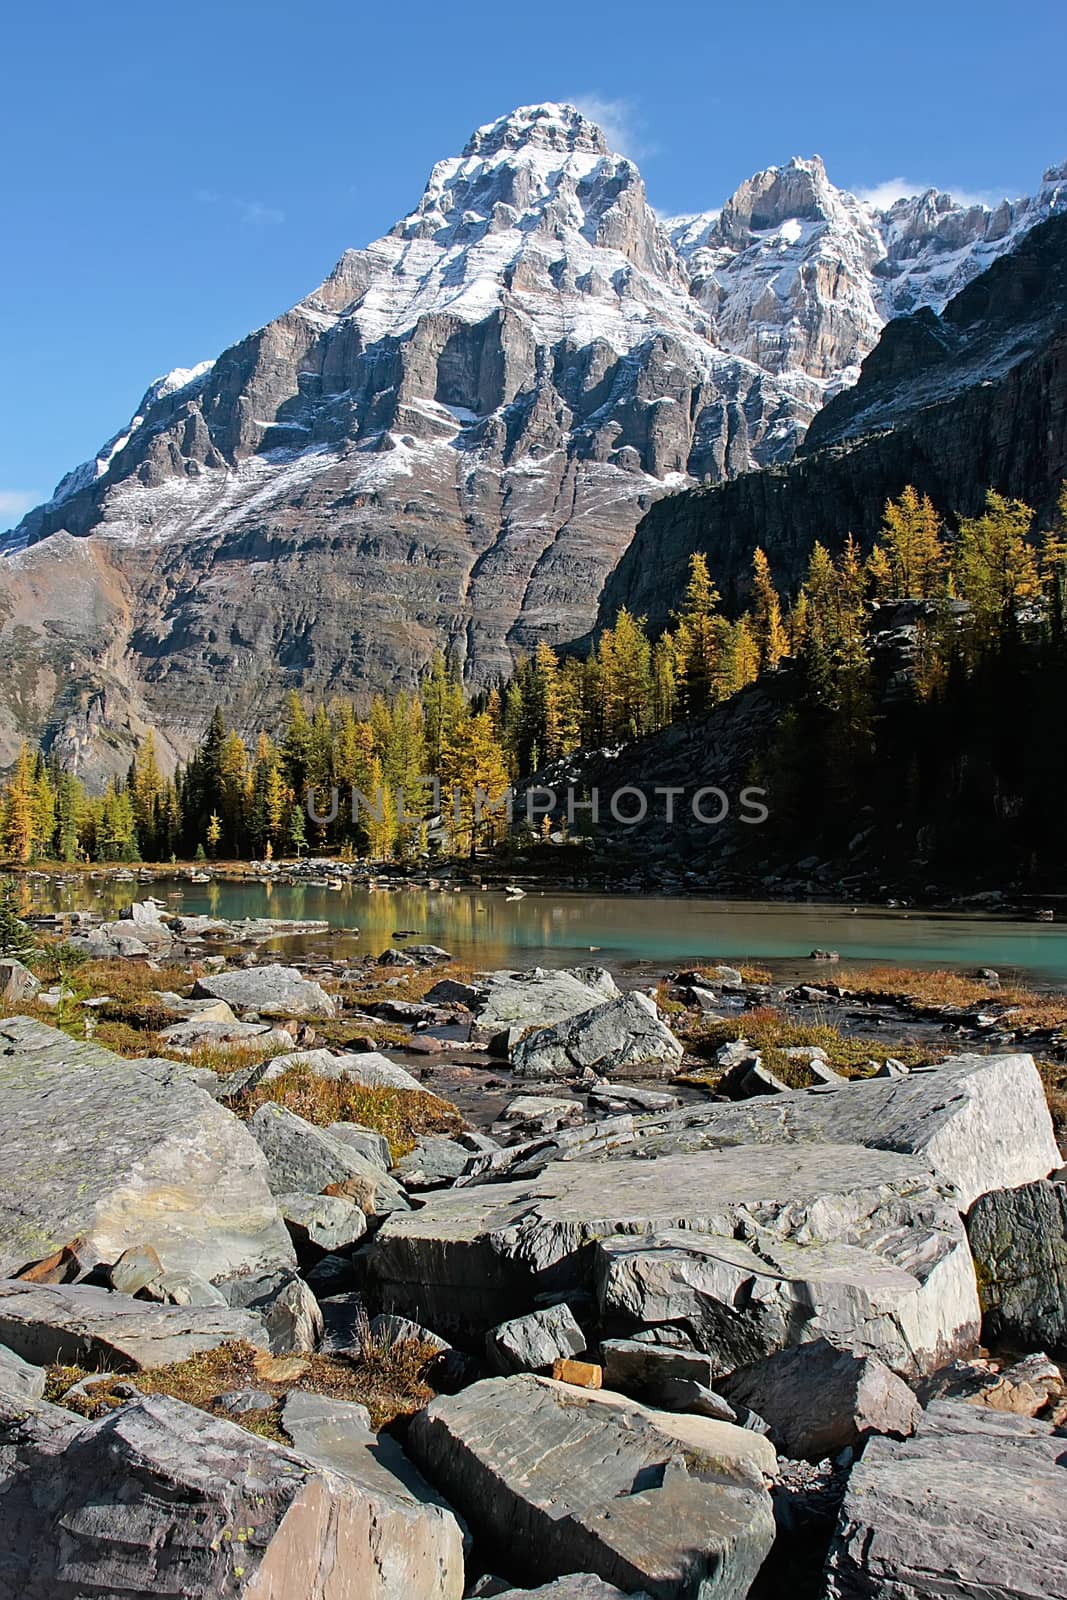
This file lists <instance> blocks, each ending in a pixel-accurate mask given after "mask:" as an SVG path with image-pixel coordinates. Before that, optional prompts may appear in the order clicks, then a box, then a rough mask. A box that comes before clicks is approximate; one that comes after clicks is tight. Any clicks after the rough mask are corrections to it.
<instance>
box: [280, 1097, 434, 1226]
mask: <svg viewBox="0 0 1067 1600" xmlns="http://www.w3.org/2000/svg"><path fill="white" fill-rule="evenodd" d="M248 1128H249V1132H250V1133H251V1134H252V1137H253V1138H254V1139H255V1140H256V1142H257V1144H258V1145H259V1147H260V1149H261V1150H262V1151H263V1154H264V1155H265V1156H266V1158H267V1166H268V1182H269V1184H270V1187H271V1189H272V1191H273V1192H274V1194H276V1195H279V1194H293V1193H304V1194H324V1193H330V1194H343V1195H346V1196H347V1197H348V1198H349V1199H350V1200H354V1201H355V1202H356V1204H357V1205H358V1206H359V1207H360V1209H361V1210H362V1211H364V1212H366V1214H367V1215H368V1216H371V1215H382V1214H384V1213H386V1212H389V1211H396V1210H406V1209H407V1204H408V1203H407V1200H406V1198H405V1196H404V1191H403V1189H402V1188H401V1187H400V1185H399V1184H398V1183H397V1181H396V1179H395V1178H391V1177H390V1176H389V1174H388V1173H385V1172H383V1171H382V1169H381V1167H380V1166H378V1164H377V1162H375V1161H372V1160H370V1159H369V1158H368V1157H367V1156H365V1155H363V1154H362V1152H361V1151H359V1150H357V1149H356V1148H355V1147H354V1146H353V1145H350V1144H346V1143H345V1142H344V1141H343V1140H341V1139H338V1138H335V1137H334V1135H333V1134H332V1133H329V1132H328V1131H327V1130H326V1129H325V1128H316V1127H315V1126H314V1125H313V1124H312V1123H310V1122H305V1121H304V1119H303V1117H298V1116H297V1115H296V1114H295V1113H294V1112H292V1111H287V1110H286V1109H285V1108H284V1106H278V1105H275V1104H274V1103H273V1102H272V1101H268V1102H267V1103H266V1104H265V1105H261V1106H260V1107H259V1109H258V1110H257V1111H256V1113H255V1115H254V1116H253V1117H252V1119H251V1120H250V1122H249V1124H248Z"/></svg>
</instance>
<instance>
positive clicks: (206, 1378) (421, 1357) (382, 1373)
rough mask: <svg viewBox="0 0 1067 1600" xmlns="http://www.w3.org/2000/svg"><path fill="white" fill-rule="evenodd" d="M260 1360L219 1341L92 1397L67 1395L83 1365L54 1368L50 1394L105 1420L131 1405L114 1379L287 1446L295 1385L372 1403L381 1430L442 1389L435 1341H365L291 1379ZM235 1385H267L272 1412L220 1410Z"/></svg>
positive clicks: (306, 1360) (240, 1344) (97, 1389)
mask: <svg viewBox="0 0 1067 1600" xmlns="http://www.w3.org/2000/svg"><path fill="white" fill-rule="evenodd" d="M257 1358H260V1359H261V1352H260V1351H258V1350H256V1349H255V1348H254V1346H252V1345H250V1344H246V1343H245V1342H244V1341H233V1342H231V1343H228V1344H224V1345H221V1346H220V1347H219V1348H218V1349H217V1350H208V1351H205V1352H204V1353H203V1354H201V1355H197V1356H193V1357H191V1358H190V1359H189V1360H188V1361H178V1362H175V1363H173V1364H171V1365H169V1366H164V1367H150V1368H147V1369H146V1370H145V1371H143V1372H133V1373H130V1372H126V1373H113V1374H110V1375H108V1378H107V1380H106V1381H105V1382H103V1383H94V1384H93V1385H92V1387H91V1389H90V1390H89V1393H88V1395H73V1396H71V1397H70V1398H69V1399H67V1398H66V1395H67V1391H68V1390H69V1389H70V1388H71V1386H72V1385H73V1384H75V1383H78V1382H80V1381H81V1379H82V1378H85V1377H86V1376H88V1375H89V1374H87V1373H86V1372H85V1370H84V1369H82V1368H80V1367H68V1366H55V1367H50V1368H49V1371H48V1380H47V1387H46V1389H45V1399H46V1400H50V1401H51V1402H52V1404H53V1405H61V1406H65V1407H66V1409H67V1410H69V1411H76V1412H77V1413H78V1414H79V1415H80V1416H83V1417H89V1418H93V1417H99V1416H103V1415H105V1414H106V1413H107V1412H108V1411H110V1410H113V1409H114V1408H115V1407H116V1406H119V1405H123V1404H124V1403H125V1402H124V1401H123V1400H122V1399H121V1398H120V1397H119V1396H118V1395H116V1394H115V1393H114V1388H115V1385H116V1384H130V1383H132V1384H136V1386H137V1388H138V1389H140V1391H141V1393H142V1394H162V1395H169V1396H170V1397H171V1398H172V1399H174V1400H183V1401H184V1402H185V1403H186V1405H191V1406H196V1407H197V1409H198V1410H200V1411H209V1412H211V1413H212V1414H213V1415H215V1416H223V1417H226V1418H227V1419H228V1420H229V1421H231V1422H237V1423H239V1424H240V1425H241V1426H242V1427H243V1428H246V1429H247V1430H248V1431H249V1432H250V1433H258V1434H260V1435H261V1436H262V1437H263V1438H266V1439H273V1440H275V1441H276V1442H278V1443H281V1444H288V1442H289V1440H288V1437H287V1435H286V1434H285V1432H284V1430H283V1428H282V1425H281V1408H282V1402H283V1401H284V1399H285V1396H286V1394H287V1393H288V1391H289V1390H290V1389H292V1388H300V1389H306V1390H310V1391H311V1392H312V1393H313V1394H321V1395H326V1396H328V1397H329V1398H331V1399H334V1400H349V1401H354V1402H356V1403H357V1404H359V1405H364V1406H366V1407H367V1409H368V1411H369V1412H370V1415H371V1422H372V1424H373V1426H374V1427H375V1428H383V1427H385V1426H386V1425H387V1424H388V1423H390V1422H393V1421H394V1420H395V1419H396V1418H397V1417H401V1416H410V1415H411V1414H412V1412H415V1411H419V1410H421V1409H422V1407H423V1406H425V1405H428V1404H429V1402H430V1401H431V1400H432V1399H433V1398H434V1396H435V1394H436V1392H437V1391H436V1389H435V1388H434V1387H433V1383H432V1369H433V1366H434V1363H435V1362H436V1360H437V1353H436V1351H435V1350H434V1348H433V1346H432V1345H424V1344H422V1343H421V1341H418V1340H413V1339H405V1340H400V1341H397V1342H396V1343H392V1344H386V1343H382V1342H377V1343H376V1342H374V1341H364V1342H363V1345H362V1348H361V1349H360V1351H359V1352H358V1353H353V1354H352V1355H332V1356H327V1355H307V1356H303V1357H300V1358H299V1360H300V1362H301V1364H302V1370H301V1372H300V1375H299V1376H298V1377H296V1378H293V1379H291V1380H289V1381H287V1382H285V1383H276V1382H271V1381H270V1380H269V1379H265V1378H263V1377H261V1376H260V1370H261V1369H260V1368H259V1367H258V1365H257ZM233 1389H262V1390H265V1391H266V1393H268V1394H270V1395H273V1396H274V1400H275V1404H274V1405H273V1406H272V1408H271V1409H270V1410H269V1411H257V1412H250V1413H248V1414H247V1415H244V1416H239V1417H231V1416H230V1415H229V1413H228V1412H224V1411H220V1409H219V1407H218V1405H217V1403H216V1402H217V1400H218V1397H219V1396H220V1395H223V1394H226V1393H227V1392H228V1391H230V1390H233Z"/></svg>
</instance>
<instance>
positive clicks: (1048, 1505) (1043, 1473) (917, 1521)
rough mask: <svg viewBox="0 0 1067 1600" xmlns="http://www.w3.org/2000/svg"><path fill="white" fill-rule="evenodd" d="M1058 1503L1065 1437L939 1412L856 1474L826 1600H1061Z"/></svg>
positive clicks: (960, 1408)
mask: <svg viewBox="0 0 1067 1600" xmlns="http://www.w3.org/2000/svg"><path fill="white" fill-rule="evenodd" d="M1065 1501H1067V1439H1065V1436H1064V1434H1063V1432H1062V1431H1060V1430H1057V1429H1054V1428H1052V1427H1050V1426H1049V1425H1048V1424H1047V1423H1042V1422H1037V1421H1032V1420H1030V1419H1029V1418H1025V1417H1014V1416H1006V1415H1004V1414H1002V1413H1000V1412H996V1411H986V1410H983V1409H981V1408H979V1407H977V1406H970V1405H966V1404H964V1403H962V1402H960V1401H954V1400H936V1401H934V1402H933V1403H932V1404H931V1405H930V1406H929V1407H928V1408H927V1410H926V1411H925V1412H924V1413H923V1414H922V1417H921V1419H920V1421H919V1425H918V1427H917V1428H916V1430H915V1433H914V1434H913V1435H912V1437H911V1438H910V1439H904V1440H895V1439H888V1438H874V1439H871V1440H870V1442H869V1443H868V1445H867V1448H866V1449H865V1451H864V1453H863V1457H862V1459H861V1460H860V1461H859V1462H858V1463H857V1464H856V1466H854V1467H853V1469H852V1474H851V1477H850V1478H849V1482H848V1489H847V1491H846V1494H845V1498H844V1501H843V1502H842V1505H841V1512H840V1516H839V1518H838V1523H837V1530H836V1533H835V1535H834V1540H833V1543H832V1545H831V1548H830V1554H829V1558H828V1562H827V1577H826V1588H825V1591H824V1596H825V1600H867V1597H869V1596H874V1595H882V1596H886V1597H887V1600H888V1597H889V1596H893V1597H894V1600H896V1597H898V1596H899V1597H900V1600H948V1597H949V1596H952V1597H953V1600H955V1597H956V1596H959V1597H961V1600H962V1597H963V1596H965V1595H966V1596H975V1597H977V1596H979V1595H981V1596H989V1597H990V1600H1035V1597H1037V1596H1041V1600H1067V1522H1065V1520H1064V1516H1063V1507H1064V1504H1065Z"/></svg>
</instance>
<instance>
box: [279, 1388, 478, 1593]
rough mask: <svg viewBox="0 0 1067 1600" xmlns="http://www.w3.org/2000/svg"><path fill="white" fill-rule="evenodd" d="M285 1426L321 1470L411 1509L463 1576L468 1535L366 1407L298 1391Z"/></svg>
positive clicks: (288, 1403)
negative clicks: (376, 1427)
mask: <svg viewBox="0 0 1067 1600" xmlns="http://www.w3.org/2000/svg"><path fill="white" fill-rule="evenodd" d="M282 1427H283V1428H284V1429H285V1432H286V1433H287V1434H288V1435H289V1437H290V1439H291V1440H292V1442H293V1449H294V1450H296V1451H298V1452H299V1454H300V1455H301V1456H303V1457H304V1458H305V1459H306V1460H308V1461H313V1462H314V1463H315V1465H316V1466H317V1467H324V1468H326V1469H327V1470H328V1471H330V1472H334V1473H337V1474H338V1475H339V1476H341V1477H345V1478H351V1479H353V1480H354V1481H355V1482H356V1483H358V1484H360V1485H361V1486H362V1487H363V1488H365V1489H368V1490H372V1491H375V1492H377V1493H379V1494H381V1495H383V1496H384V1497H386V1498H388V1499H390V1500H396V1501H398V1502H400V1503H401V1504H406V1505H408V1506H409V1507H410V1509H411V1513H412V1517H413V1519H414V1518H416V1517H417V1518H418V1519H419V1521H420V1523H421V1525H422V1532H423V1537H424V1538H427V1539H428V1540H429V1541H430V1542H432V1543H433V1544H436V1545H437V1546H438V1548H439V1550H440V1554H441V1559H442V1564H443V1566H445V1567H447V1569H448V1570H449V1571H451V1570H453V1568H454V1567H455V1566H456V1565H458V1567H459V1569H460V1571H462V1568H463V1538H464V1530H463V1528H462V1527H461V1525H460V1523H459V1521H458V1519H457V1517H456V1515H455V1513H454V1512H453V1511H452V1508H451V1507H450V1506H449V1505H448V1503H447V1502H446V1501H445V1500H443V1499H442V1498H441V1496H440V1495H439V1494H438V1493H437V1491H436V1490H435V1489H433V1488H431V1486H430V1484H428V1483H427V1482H426V1479H425V1478H424V1477H423V1476H422V1474H421V1473H420V1472H419V1470H418V1468H417V1467H416V1466H415V1465H414V1463H413V1462H412V1461H410V1460H409V1459H408V1457H407V1456H406V1455H405V1454H404V1452H403V1450H402V1449H401V1447H400V1445H399V1444H398V1443H397V1441H396V1440H395V1439H393V1438H391V1437H390V1435H389V1434H387V1433H375V1432H374V1430H373V1429H372V1428H371V1423H370V1415H369V1413H368V1412H367V1410H366V1408H365V1407H364V1406H360V1405H353V1404H352V1403H351V1402H350V1401H345V1400H332V1399H328V1398H327V1397H326V1396H324V1395H319V1394H308V1393H305V1392H304V1391H302V1390H300V1389H292V1390H290V1392H289V1394H288V1395H287V1396H286V1399H285V1405H284V1406H283V1408H282ZM279 1600H281V1597H279ZM396 1600H400V1597H399V1596H397V1597H396Z"/></svg>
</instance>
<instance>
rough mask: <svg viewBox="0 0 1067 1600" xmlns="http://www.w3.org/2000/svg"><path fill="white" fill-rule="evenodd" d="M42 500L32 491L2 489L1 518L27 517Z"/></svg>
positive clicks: (0, 491) (0, 493)
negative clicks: (27, 513) (28, 512)
mask: <svg viewBox="0 0 1067 1600" xmlns="http://www.w3.org/2000/svg"><path fill="white" fill-rule="evenodd" d="M40 499H41V496H40V495H39V494H34V492H33V491H32V489H0V517H22V516H25V514H26V512H27V511H30V510H31V509H32V508H33V507H34V506H35V505H37V504H39V502H40Z"/></svg>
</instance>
